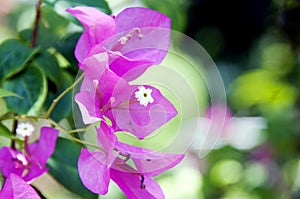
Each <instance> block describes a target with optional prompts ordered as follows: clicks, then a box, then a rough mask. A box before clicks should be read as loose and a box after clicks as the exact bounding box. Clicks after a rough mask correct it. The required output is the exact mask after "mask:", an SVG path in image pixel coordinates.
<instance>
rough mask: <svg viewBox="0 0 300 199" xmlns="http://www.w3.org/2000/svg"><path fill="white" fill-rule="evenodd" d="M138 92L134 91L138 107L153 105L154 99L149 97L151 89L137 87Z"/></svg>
mask: <svg viewBox="0 0 300 199" xmlns="http://www.w3.org/2000/svg"><path fill="white" fill-rule="evenodd" d="M138 89H139V90H138V91H136V92H135V93H134V94H135V98H136V99H137V101H139V102H140V105H143V106H145V107H146V106H147V105H148V103H153V102H154V99H153V98H152V96H151V93H152V89H150V88H145V87H144V86H139V87H138Z"/></svg>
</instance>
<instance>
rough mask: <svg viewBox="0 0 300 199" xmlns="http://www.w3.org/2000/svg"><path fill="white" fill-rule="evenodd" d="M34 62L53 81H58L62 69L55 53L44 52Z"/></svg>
mask: <svg viewBox="0 0 300 199" xmlns="http://www.w3.org/2000/svg"><path fill="white" fill-rule="evenodd" d="M34 64H35V65H36V66H38V67H39V68H40V69H41V70H42V71H43V72H44V74H45V75H46V76H47V77H48V78H49V79H50V80H51V81H52V82H57V77H58V76H59V72H60V71H59V65H58V62H57V59H56V57H55V56H54V55H52V54H50V53H48V52H43V53H41V54H40V55H39V56H38V57H37V58H36V59H35V60H34Z"/></svg>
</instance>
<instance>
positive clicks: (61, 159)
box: [47, 138, 98, 199]
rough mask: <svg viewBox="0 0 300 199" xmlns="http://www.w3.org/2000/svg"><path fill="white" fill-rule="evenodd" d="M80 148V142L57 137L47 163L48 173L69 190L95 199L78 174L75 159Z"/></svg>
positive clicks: (94, 195) (89, 198)
mask: <svg viewBox="0 0 300 199" xmlns="http://www.w3.org/2000/svg"><path fill="white" fill-rule="evenodd" d="M81 148H82V146H81V145H80V144H77V143H74V142H72V141H70V140H67V139H64V138H59V139H58V140H57V143H56V149H55V152H54V154H53V155H52V157H51V158H50V159H49V160H48V163H47V166H48V168H49V173H50V174H51V175H52V176H53V177H54V178H55V179H56V180H57V181H58V182H60V183H61V184H62V185H63V186H65V187H66V188H67V189H69V190H70V191H72V192H74V193H76V194H78V195H80V196H82V197H83V198H86V199H94V198H95V199H96V198H98V196H97V195H96V194H93V193H92V192H90V191H89V190H87V189H86V188H85V186H84V185H83V184H82V182H81V180H80V178H79V175H78V169H77V159H78V156H79V154H80V151H81Z"/></svg>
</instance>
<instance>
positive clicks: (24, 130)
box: [16, 122, 34, 137]
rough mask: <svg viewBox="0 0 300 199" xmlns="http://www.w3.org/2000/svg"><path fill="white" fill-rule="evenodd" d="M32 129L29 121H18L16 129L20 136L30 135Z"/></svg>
mask: <svg viewBox="0 0 300 199" xmlns="http://www.w3.org/2000/svg"><path fill="white" fill-rule="evenodd" d="M33 131H34V127H33V126H32V125H31V124H30V123H29V122H26V123H20V124H18V128H17V130H16V132H17V135H18V136H20V137H25V136H30V135H31V134H32V133H33Z"/></svg>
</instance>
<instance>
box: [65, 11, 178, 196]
mask: <svg viewBox="0 0 300 199" xmlns="http://www.w3.org/2000/svg"><path fill="white" fill-rule="evenodd" d="M67 11H68V12H70V13H71V14H73V15H74V16H75V17H76V18H77V19H78V20H79V21H80V22H81V23H82V24H83V26H84V28H85V30H84V32H83V33H82V35H81V37H80V39H79V41H78V43H77V46H76V49H75V56H76V58H77V60H78V62H79V67H80V69H81V70H83V72H84V79H83V82H82V84H81V88H80V92H79V93H77V94H76V96H75V101H76V103H77V104H78V106H79V108H80V111H81V114H82V119H83V122H84V123H85V124H90V123H94V122H99V121H100V127H99V128H96V132H97V142H98V145H99V148H100V149H101V150H100V149H96V150H93V151H92V150H89V149H85V148H83V149H82V151H81V154H80V156H79V159H78V169H79V175H80V178H81V180H82V182H83V184H84V185H85V186H86V187H87V188H88V189H89V190H91V191H92V192H94V193H97V194H102V195H104V194H106V193H107V192H108V186H109V182H110V179H112V180H113V181H114V182H115V183H116V184H117V185H118V186H119V187H120V189H121V190H122V191H123V192H124V193H125V195H126V196H127V197H128V198H164V194H163V192H162V190H161V188H160V186H159V185H158V184H157V183H156V182H155V181H154V180H153V179H152V177H153V176H156V175H159V174H161V173H162V172H164V171H166V170H167V169H170V168H172V167H174V166H175V165H177V164H178V163H179V162H180V161H181V160H182V159H183V157H184V155H183V154H168V153H164V152H157V151H153V150H149V149H146V148H141V147H136V146H132V145H128V144H126V143H123V142H120V141H119V140H118V138H117V136H116V135H115V133H116V132H120V131H122V132H123V131H125V132H129V133H131V134H132V135H134V136H135V137H137V138H138V139H140V140H142V139H144V138H145V137H147V136H149V135H150V134H151V133H153V132H154V131H155V130H156V129H158V128H160V127H161V126H162V125H164V124H165V123H166V122H168V121H169V120H171V119H172V118H173V117H175V116H176V115H177V111H176V109H175V107H174V106H173V105H172V103H171V102H170V101H169V100H168V99H167V98H165V97H164V96H163V95H162V93H161V92H160V91H159V89H157V88H155V87H153V86H150V85H134V84H130V81H132V80H135V79H136V78H138V77H139V76H140V75H141V74H143V73H144V72H145V71H146V70H147V68H148V67H150V66H153V65H156V64H159V63H160V62H161V61H162V60H163V59H164V57H165V55H166V53H167V51H168V48H169V45H170V19H169V18H168V17H166V16H165V15H163V14H161V13H159V12H156V11H153V10H150V9H146V8H128V9H126V10H124V11H123V12H121V13H120V14H118V15H117V16H111V15H106V14H104V13H102V12H101V11H99V10H97V9H95V8H91V7H75V8H69V9H67ZM108 121H109V122H108Z"/></svg>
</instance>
